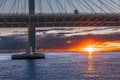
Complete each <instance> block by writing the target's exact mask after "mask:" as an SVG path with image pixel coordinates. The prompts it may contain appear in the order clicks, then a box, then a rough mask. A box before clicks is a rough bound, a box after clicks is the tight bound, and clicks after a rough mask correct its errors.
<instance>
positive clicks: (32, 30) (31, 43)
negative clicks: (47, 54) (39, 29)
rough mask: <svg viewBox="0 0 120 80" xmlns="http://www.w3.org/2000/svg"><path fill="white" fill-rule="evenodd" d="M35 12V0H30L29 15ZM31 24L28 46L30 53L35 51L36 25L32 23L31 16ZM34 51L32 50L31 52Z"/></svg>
mask: <svg viewBox="0 0 120 80" xmlns="http://www.w3.org/2000/svg"><path fill="white" fill-rule="evenodd" d="M34 14H35V0H29V17H30V16H32V15H34ZM29 19H30V20H29V26H28V45H29V46H28V47H29V51H30V52H29V53H34V52H35V39H36V37H35V36H36V35H35V33H36V32H35V26H34V24H33V23H32V20H31V18H29ZM31 51H32V52H31Z"/></svg>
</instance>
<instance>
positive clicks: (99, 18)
mask: <svg viewBox="0 0 120 80" xmlns="http://www.w3.org/2000/svg"><path fill="white" fill-rule="evenodd" d="M29 22H31V23H33V24H34V26H36V27H80V26H120V15H118V14H116V15H113V14H102V15H100V14H98V15H95V14H81V15H80V14H62V15H59V14H44V15H38V14H36V15H27V14H26V15H7V14H6V15H0V27H28V25H29Z"/></svg>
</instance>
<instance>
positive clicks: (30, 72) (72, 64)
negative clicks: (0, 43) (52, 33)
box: [0, 52, 120, 80]
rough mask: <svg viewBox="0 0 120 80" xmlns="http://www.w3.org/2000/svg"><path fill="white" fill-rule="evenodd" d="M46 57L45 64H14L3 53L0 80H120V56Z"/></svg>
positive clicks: (114, 54)
mask: <svg viewBox="0 0 120 80" xmlns="http://www.w3.org/2000/svg"><path fill="white" fill-rule="evenodd" d="M15 54H17V53H15ZM44 54H45V59H41V60H39V59H38V60H11V55H12V54H9V53H8V54H7V53H1V54H0V80H120V52H107V53H99V54H94V55H87V54H84V53H74V52H68V53H65V52H49V53H44Z"/></svg>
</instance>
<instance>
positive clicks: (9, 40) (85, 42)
mask: <svg viewBox="0 0 120 80" xmlns="http://www.w3.org/2000/svg"><path fill="white" fill-rule="evenodd" d="M36 38H37V39H36V44H37V49H39V50H41V51H83V50H84V48H86V47H88V46H93V47H94V48H97V49H98V50H100V51H101V50H102V51H114V50H120V27H91V28H85V27H84V28H37V29H36ZM27 41H28V40H27V28H8V29H7V28H1V29H0V48H1V49H3V48H4V49H9V48H12V49H24V48H25V47H26V46H27ZM11 45H12V46H11Z"/></svg>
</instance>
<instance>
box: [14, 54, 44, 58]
mask: <svg viewBox="0 0 120 80" xmlns="http://www.w3.org/2000/svg"><path fill="white" fill-rule="evenodd" d="M44 58H45V55H44V54H42V53H33V54H32V55H30V54H21V55H13V56H12V59H13V60H15V59H44Z"/></svg>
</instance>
